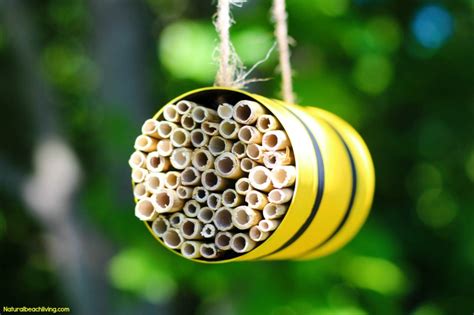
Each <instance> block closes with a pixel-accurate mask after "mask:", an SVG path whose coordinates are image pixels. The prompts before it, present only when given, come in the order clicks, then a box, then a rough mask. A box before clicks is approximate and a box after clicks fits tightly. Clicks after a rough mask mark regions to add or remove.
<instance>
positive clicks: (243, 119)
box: [232, 100, 265, 125]
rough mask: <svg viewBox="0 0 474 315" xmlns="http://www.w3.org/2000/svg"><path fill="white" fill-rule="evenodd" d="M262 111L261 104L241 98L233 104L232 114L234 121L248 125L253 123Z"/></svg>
mask: <svg viewBox="0 0 474 315" xmlns="http://www.w3.org/2000/svg"><path fill="white" fill-rule="evenodd" d="M264 112H265V110H264V108H263V107H262V105H260V104H258V103H257V102H254V101H248V100H242V101H239V102H238V103H237V104H235V106H234V111H233V113H232V116H233V117H234V120H235V121H236V122H238V123H241V124H246V125H250V124H253V123H255V122H256V121H257V119H258V117H259V116H261V115H263V114H264Z"/></svg>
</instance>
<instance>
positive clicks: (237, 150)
mask: <svg viewBox="0 0 474 315" xmlns="http://www.w3.org/2000/svg"><path fill="white" fill-rule="evenodd" d="M246 150H247V145H246V144H245V143H243V142H242V141H238V142H235V143H234V144H233V145H232V149H231V152H232V153H233V154H234V155H235V156H236V157H237V158H239V159H242V158H244V157H246V156H247V153H245V151H246Z"/></svg>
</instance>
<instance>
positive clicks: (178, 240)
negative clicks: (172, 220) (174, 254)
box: [163, 228, 184, 249]
mask: <svg viewBox="0 0 474 315" xmlns="http://www.w3.org/2000/svg"><path fill="white" fill-rule="evenodd" d="M183 241H184V239H183V236H182V235H181V234H180V233H179V230H178V229H173V228H171V229H168V231H166V233H165V234H164V235H163V243H165V245H166V246H168V247H169V248H172V249H178V248H180V247H181V245H182V244H183Z"/></svg>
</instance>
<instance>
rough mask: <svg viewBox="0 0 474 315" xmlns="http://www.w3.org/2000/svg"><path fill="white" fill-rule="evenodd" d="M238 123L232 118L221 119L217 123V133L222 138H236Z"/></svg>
mask: <svg viewBox="0 0 474 315" xmlns="http://www.w3.org/2000/svg"><path fill="white" fill-rule="evenodd" d="M239 129H240V125H239V124H238V123H236V122H235V121H234V120H232V119H230V120H223V121H221V123H220V124H219V134H220V135H221V136H222V137H223V138H224V139H237V135H238V134H239Z"/></svg>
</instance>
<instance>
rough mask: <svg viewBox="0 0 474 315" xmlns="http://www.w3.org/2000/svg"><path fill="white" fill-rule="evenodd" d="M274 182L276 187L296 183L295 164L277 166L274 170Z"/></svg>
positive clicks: (272, 176)
mask: <svg viewBox="0 0 474 315" xmlns="http://www.w3.org/2000/svg"><path fill="white" fill-rule="evenodd" d="M271 178H272V183H273V186H274V187H275V188H284V187H289V186H291V185H293V184H294V183H295V180H296V168H295V167H294V166H289V165H288V166H276V167H275V168H273V170H272V175H271Z"/></svg>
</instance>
